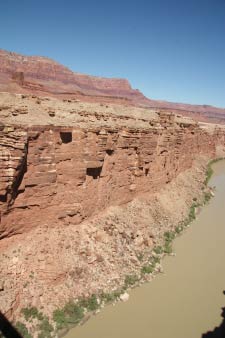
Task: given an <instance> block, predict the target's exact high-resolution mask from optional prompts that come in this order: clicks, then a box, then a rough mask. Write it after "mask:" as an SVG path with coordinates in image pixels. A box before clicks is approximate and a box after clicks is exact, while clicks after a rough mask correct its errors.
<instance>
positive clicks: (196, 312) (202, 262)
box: [66, 161, 225, 338]
mask: <svg viewBox="0 0 225 338" xmlns="http://www.w3.org/2000/svg"><path fill="white" fill-rule="evenodd" d="M213 169H214V175H213V177H212V179H211V180H210V185H213V186H216V194H215V197H214V198H213V199H211V201H210V203H209V204H208V205H207V206H205V207H204V208H203V209H202V211H201V213H200V215H199V216H198V218H197V220H196V221H194V222H193V223H192V225H191V227H190V228H189V229H187V230H186V231H185V232H184V233H182V235H181V236H179V237H177V238H176V239H175V241H174V244H173V248H174V252H175V253H176V256H175V257H174V256H167V257H165V258H164V260H163V268H164V273H163V274H159V275H157V277H156V278H155V279H154V280H153V281H152V282H150V283H146V284H144V285H142V286H141V287H138V288H136V289H133V290H132V291H131V292H130V299H129V301H128V302H125V303H122V302H119V303H117V304H116V305H115V306H112V305H111V306H110V305H109V306H107V307H105V308H104V309H103V310H102V311H101V312H100V313H99V314H98V315H96V316H93V317H92V318H91V319H90V320H89V321H88V322H87V323H85V325H82V326H79V327H76V328H74V329H72V330H71V331H70V332H69V333H68V334H67V335H66V338H137V337H139V338H181V337H182V338H201V337H202V334H203V333H206V332H207V331H209V330H213V329H214V327H215V326H218V325H219V324H220V323H221V321H222V318H221V308H222V307H223V306H225V296H224V295H223V290H225V265H224V262H225V161H221V162H218V163H216V164H214V166H213Z"/></svg>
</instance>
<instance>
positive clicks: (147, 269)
mask: <svg viewBox="0 0 225 338" xmlns="http://www.w3.org/2000/svg"><path fill="white" fill-rule="evenodd" d="M153 271H154V267H153V266H152V265H144V266H143V267H142V268H141V273H142V274H143V275H145V274H150V273H152V272H153Z"/></svg>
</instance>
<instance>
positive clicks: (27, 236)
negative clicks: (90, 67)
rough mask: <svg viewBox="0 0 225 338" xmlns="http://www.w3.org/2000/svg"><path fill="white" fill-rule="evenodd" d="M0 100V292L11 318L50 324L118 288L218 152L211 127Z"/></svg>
mask: <svg viewBox="0 0 225 338" xmlns="http://www.w3.org/2000/svg"><path fill="white" fill-rule="evenodd" d="M0 102H1V103H0V114H1V115H0V116H1V124H0V173H1V176H0V213H1V220H0V238H1V240H0V259H1V262H2V263H1V265H2V266H1V271H0V279H1V280H3V283H2V284H1V285H0V286H1V287H0V297H1V311H2V312H3V313H4V314H6V315H7V316H8V317H9V318H11V319H12V318H13V319H15V318H20V316H21V315H20V310H21V308H24V307H28V306H30V305H33V306H37V307H38V308H40V307H42V308H43V312H44V313H45V314H46V315H48V316H49V317H51V314H52V312H53V310H54V309H56V308H57V307H60V306H62V305H63V304H65V302H67V301H68V300H69V299H71V298H73V299H74V298H77V297H80V296H88V295H91V294H92V293H100V292H101V291H102V290H104V291H110V290H112V289H114V288H116V287H117V286H118V285H121V284H122V283H123V280H124V277H125V276H126V274H129V273H131V272H132V271H138V270H140V267H141V264H143V263H142V262H141V261H140V259H139V258H138V257H140V255H143V257H146V259H147V257H149V255H150V253H151V252H152V249H153V247H154V246H155V245H157V244H158V243H160V241H162V238H163V234H164V232H165V231H166V230H168V229H174V227H175V226H176V225H177V224H179V223H180V222H181V221H182V220H183V219H184V218H185V217H186V215H187V213H188V209H189V207H190V206H191V204H192V202H193V197H196V196H197V197H198V196H200V195H201V188H202V187H203V185H202V182H203V180H204V170H205V164H206V162H207V161H208V160H209V159H210V158H214V157H216V156H222V155H224V154H225V129H224V127H223V126H221V125H212V124H207V123H202V124H199V123H196V122H194V121H193V120H191V119H189V118H183V117H181V116H176V115H174V114H172V113H168V112H158V111H156V110H152V109H146V108H137V107H127V106H122V105H115V104H114V105H113V104H111V105H109V104H102V103H101V104H97V103H83V102H79V101H77V99H69V100H68V99H64V100H59V99H56V98H49V97H37V96H34V95H25V94H22V95H15V94H7V93H1V94H0ZM56 294H57V297H56V296H55V295H56ZM31 329H32V328H31ZM34 337H36V336H35V334H34Z"/></svg>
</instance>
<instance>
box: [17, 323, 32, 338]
mask: <svg viewBox="0 0 225 338" xmlns="http://www.w3.org/2000/svg"><path fill="white" fill-rule="evenodd" d="M16 329H17V330H18V332H19V333H20V334H21V336H22V337H23V338H32V336H31V335H30V334H29V332H28V329H27V327H26V325H25V324H24V323H21V322H17V323H16Z"/></svg>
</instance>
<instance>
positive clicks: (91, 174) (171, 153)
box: [0, 113, 224, 238]
mask: <svg viewBox="0 0 225 338" xmlns="http://www.w3.org/2000/svg"><path fill="white" fill-rule="evenodd" d="M118 121H119V118H118ZM128 121H129V118H127V122H128ZM137 122H138V120H137V121H136V123H137ZM142 123H144V125H143V127H142V128H134V127H129V125H128V126H127V127H121V126H120V125H119V124H118V125H117V127H116V128H110V127H109V126H107V125H106V126H104V125H103V126H102V127H101V126H98V127H97V126H96V127H94V126H93V127H91V126H90V127H88V128H87V127H86V128H76V126H70V127H66V126H64V127H63V126H61V127H60V126H56V125H51V126H46V125H43V126H32V127H30V126H23V127H22V126H16V125H15V126H13V127H12V126H5V127H4V126H2V128H1V132H0V136H1V157H0V160H1V162H0V163H1V165H0V167H1V172H2V177H1V181H0V184H1V185H0V201H1V202H0V203H1V226H0V236H1V238H3V237H7V236H9V235H12V234H17V233H21V232H26V231H28V230H30V229H32V228H34V227H36V226H38V225H39V224H52V226H54V225H56V224H61V225H62V226H65V225H66V224H70V223H73V224H78V223H80V222H81V221H83V220H84V219H86V218H87V217H90V216H92V215H94V214H96V213H97V212H99V211H101V210H104V209H105V208H107V207H109V206H110V205H116V204H118V205H120V204H122V203H127V202H128V201H131V200H132V199H133V198H134V197H135V196H137V195H138V194H141V193H145V192H154V191H157V190H159V189H160V188H161V187H162V186H163V185H165V184H167V183H169V182H170V181H171V180H172V179H173V178H175V177H176V176H177V175H178V174H179V173H180V172H182V171H184V170H185V169H188V168H190V167H191V166H192V163H193V160H194V159H195V158H196V157H198V156H200V155H201V154H203V155H207V156H210V157H213V156H214V155H215V152H216V146H217V145H219V144H224V133H223V132H222V129H221V130H220V129H215V130H214V132H213V134H211V135H210V134H209V133H208V132H206V131H205V130H204V129H201V128H200V127H199V126H198V125H196V124H195V123H193V122H191V121H188V120H187V121H185V120H181V121H179V119H178V120H175V116H174V115H171V114H165V113H160V114H158V118H156V119H155V120H152V121H151V125H150V123H149V121H148V120H145V121H142ZM190 149H191V151H190ZM34 214H35V215H36V217H35V218H34V217H33V215H34Z"/></svg>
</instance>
